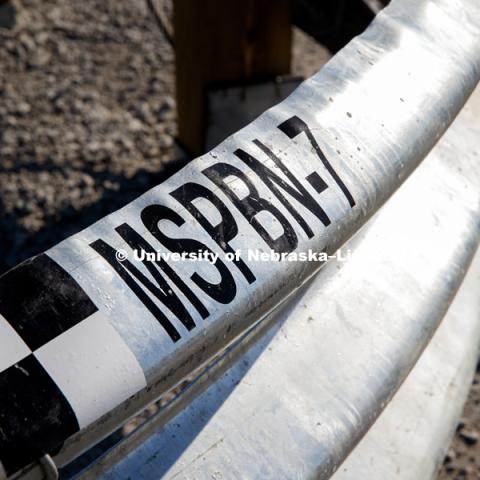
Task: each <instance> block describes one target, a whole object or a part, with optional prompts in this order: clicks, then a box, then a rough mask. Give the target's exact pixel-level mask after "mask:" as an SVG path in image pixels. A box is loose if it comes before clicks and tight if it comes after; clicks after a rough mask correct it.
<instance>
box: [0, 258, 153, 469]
mask: <svg viewBox="0 0 480 480" xmlns="http://www.w3.org/2000/svg"><path fill="white" fill-rule="evenodd" d="M145 385H146V381H145V376H144V373H143V371H142V369H141V367H140V365H139V364H138V362H137V360H136V358H135V356H134V355H133V353H132V352H131V351H130V349H129V348H128V346H127V345H126V344H125V342H124V341H123V340H122V338H121V337H120V335H119V334H118V333H117V332H116V330H115V329H114V328H113V327H112V325H111V324H110V323H109V322H108V320H107V319H106V317H105V316H104V315H103V314H102V313H101V312H100V311H99V310H98V308H97V307H96V305H94V303H93V302H92V301H91V300H90V298H89V297H88V295H87V294H86V293H85V291H84V290H83V289H82V288H81V287H80V285H79V284H78V283H77V281H75V280H74V279H73V278H72V277H71V276H70V275H69V274H68V273H67V272H66V271H65V270H64V269H63V268H62V267H61V266H60V265H58V264H57V263H56V262H54V261H53V260H52V259H51V258H50V257H49V256H48V255H46V254H43V255H40V256H38V257H35V258H33V259H31V260H28V261H26V262H24V263H23V264H21V265H19V266H18V267H17V268H15V269H14V270H11V271H10V272H8V273H7V274H5V275H4V276H2V277H0V461H1V462H2V464H3V466H4V468H5V470H6V471H7V474H11V473H13V472H15V471H16V470H17V469H19V468H20V467H22V466H24V465H27V464H28V463H30V462H32V461H34V460H35V459H37V458H38V457H39V456H41V455H42V454H45V453H49V454H54V453H55V452H56V451H58V450H59V448H60V447H61V445H62V443H63V441H64V440H65V439H67V438H68V437H70V436H71V435H73V434H74V433H76V432H77V431H78V430H80V429H81V428H83V427H85V426H87V425H89V424H90V423H92V422H94V421H95V420H97V419H98V418H99V417H101V416H102V415H103V414H105V413H106V412H108V411H109V410H111V409H112V408H113V407H115V406H116V405H118V404H119V403H121V402H122V401H123V400H125V399H127V398H128V397H130V396H131V395H133V394H135V393H136V392H137V391H139V390H140V389H142V388H143V387H145Z"/></svg>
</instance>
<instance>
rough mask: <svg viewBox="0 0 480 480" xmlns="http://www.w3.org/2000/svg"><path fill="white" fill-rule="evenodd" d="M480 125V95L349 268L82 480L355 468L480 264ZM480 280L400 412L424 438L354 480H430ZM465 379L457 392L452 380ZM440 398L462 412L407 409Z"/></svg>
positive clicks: (341, 268) (473, 339) (473, 348)
mask: <svg viewBox="0 0 480 480" xmlns="http://www.w3.org/2000/svg"><path fill="white" fill-rule="evenodd" d="M479 110H480V89H479V90H477V92H476V93H475V94H474V95H473V97H472V98H471V99H470V102H469V104H467V106H466V107H465V108H464V110H463V111H462V112H461V113H460V115H459V117H458V118H457V120H456V121H455V122H454V124H453V125H452V126H451V127H450V129H449V130H448V131H447V133H446V134H445V136H444V137H443V138H442V139H441V140H440V142H439V143H438V145H437V146H436V147H435V148H434V150H433V151H432V152H431V153H430V155H429V156H428V157H427V159H426V160H425V161H424V162H423V163H422V165H421V166H420V167H419V168H418V169H417V171H416V172H415V173H414V174H413V175H412V176H411V177H410V178H409V179H408V181H407V182H406V183H405V185H403V186H402V188H400V190H399V191H398V192H397V193H396V194H395V195H394V196H393V197H392V198H391V199H390V200H389V202H388V203H387V204H386V206H385V207H384V208H383V209H382V211H381V212H379V213H378V215H377V216H376V217H375V218H374V219H372V221H371V222H370V223H369V224H368V225H367V227H366V228H365V229H363V230H362V231H361V232H360V233H359V234H358V235H357V236H356V237H355V238H354V239H352V240H351V241H350V242H349V243H348V244H347V246H348V247H349V248H351V249H352V251H353V257H352V259H351V260H350V261H349V262H347V263H338V262H329V263H328V264H327V265H326V266H325V267H324V268H323V269H322V270H321V271H320V272H319V274H318V275H317V276H315V278H314V279H313V280H312V281H311V282H310V283H309V284H308V285H307V286H306V287H305V288H304V289H303V290H302V291H300V292H298V293H297V295H296V296H295V298H294V299H292V300H291V301H290V302H289V303H288V304H287V305H286V306H284V307H283V309H282V311H281V312H280V313H277V314H273V315H270V316H269V317H268V318H266V319H265V320H264V321H262V322H261V323H260V324H259V325H257V327H256V328H254V329H253V330H251V331H250V333H249V334H248V335H247V336H246V337H245V338H244V339H243V342H241V343H240V344H239V345H237V346H236V347H235V348H233V349H232V350H231V352H230V353H229V354H227V355H226V356H225V357H224V358H223V360H222V361H219V362H217V363H216V364H215V365H214V366H213V367H212V368H211V369H210V370H209V371H208V372H207V373H206V374H205V375H203V377H201V378H200V379H199V380H197V382H196V383H194V384H193V385H192V387H191V388H190V390H189V391H187V392H186V393H185V394H184V395H180V397H178V398H177V399H176V400H175V401H174V402H173V403H172V404H171V405H170V406H169V408H166V409H165V410H164V411H163V412H160V413H159V414H158V415H157V417H156V419H154V420H152V421H151V422H150V423H149V424H147V425H145V426H144V427H142V428H140V429H139V430H138V431H137V432H135V433H133V434H132V435H131V436H130V438H127V439H126V440H125V441H124V442H123V443H121V444H120V445H119V446H118V447H117V448H114V449H113V450H111V451H110V452H109V453H108V454H106V455H105V457H104V458H103V459H102V460H101V461H100V462H98V463H96V464H95V465H93V466H92V467H91V468H90V469H87V470H86V471H85V472H84V473H83V475H81V476H80V477H79V478H81V479H82V480H86V479H90V478H98V477H101V478H105V479H115V480H120V479H126V478H129V477H131V476H135V478H140V479H149V480H150V479H157V478H184V479H189V478H195V479H202V478H209V479H210V478H248V479H250V478H275V479H279V478H286V479H287V478H288V479H290V478H320V479H326V478H329V477H330V476H331V475H332V473H333V472H334V471H335V470H336V469H337V468H338V467H339V466H340V465H341V464H342V462H343V461H344V459H345V458H346V457H347V456H348V454H349V453H350V452H351V451H352V450H353V454H352V459H355V458H356V457H355V455H356V449H355V450H354V448H355V446H356V445H357V443H358V442H359V441H360V440H361V439H362V437H363V436H364V435H365V433H366V432H367V431H368V429H369V428H370V427H371V425H372V424H374V422H375V420H376V419H377V417H378V416H379V415H380V413H381V412H382V410H383V409H384V408H385V406H386V405H387V404H388V403H389V401H390V399H391V398H392V396H393V395H394V393H395V392H396V390H397V389H398V387H400V385H401V384H402V382H403V380H404V379H405V377H406V376H407V374H408V373H409V372H410V370H411V368H412V367H413V366H414V365H415V363H416V361H417V359H418V358H419V357H420V355H421V354H422V351H423V349H424V347H425V346H426V345H427V344H428V342H429V341H430V339H431V337H432V336H433V335H434V333H435V330H436V329H437V327H438V325H439V324H440V323H441V321H442V319H443V317H444V315H445V312H446V311H447V309H448V308H449V306H450V304H451V303H452V300H453V298H454V296H455V294H456V291H457V288H458V287H459V285H460V283H461V282H462V280H463V277H464V274H465V272H466V270H467V268H468V266H469V264H470V262H471V259H472V257H473V255H474V253H475V251H476V250H477V245H478V241H479V237H480V222H479V218H480V217H479V213H480V164H479V162H478V158H479V153H480V144H479V138H480V135H479V134H480V116H478V111H479ZM477 257H478V256H477ZM478 267H479V259H478V258H477V262H476V264H475V269H474V270H473V271H472V273H471V276H473V277H474V278H473V281H472V279H470V280H469V283H468V285H467V287H466V291H465V292H463V293H462V292H461V293H460V294H459V295H460V296H459V298H458V301H457V302H456V303H455V304H454V305H453V306H452V311H451V312H450V313H449V314H448V315H447V317H446V320H445V325H443V326H442V328H441V330H440V331H439V336H438V337H437V338H436V339H435V340H434V341H433V343H432V345H431V347H429V350H428V351H427V352H426V354H425V356H424V357H422V359H421V363H420V365H419V367H420V373H416V372H414V373H413V375H414V376H415V375H416V377H417V381H416V382H417V383H416V384H415V385H414V386H413V387H411V386H410V387H408V385H409V384H408V383H407V384H405V386H406V387H407V393H406V394H404V393H403V392H402V389H403V387H402V389H400V392H399V397H398V399H396V400H395V402H396V403H397V406H396V407H395V404H393V408H397V410H398V409H399V408H400V412H401V414H402V415H403V417H405V421H409V422H411V423H414V424H415V423H416V424H417V427H418V430H417V433H418V437H416V436H415V432H412V433H411V435H409V436H408V437H405V436H400V437H399V438H397V437H396V436H395V430H394V429H390V425H387V426H386V427H385V426H384V428H381V427H380V432H379V433H377V434H376V435H375V434H374V435H375V437H374V438H375V439H376V442H377V443H378V444H383V447H378V448H379V450H378V451H375V448H376V445H377V443H374V444H373V446H372V443H371V441H370V443H368V442H369V436H370V434H368V435H367V437H366V438H365V441H366V442H367V444H366V446H364V445H360V446H359V448H360V449H363V455H361V456H360V457H357V461H356V462H355V461H354V460H351V462H353V464H352V469H351V470H349V472H350V476H348V475H347V473H346V472H343V470H342V472H343V474H344V475H347V477H346V478H392V477H394V475H395V474H396V471H397V467H398V466H399V465H400V466H401V467H402V468H405V472H406V474H405V476H402V475H400V477H399V478H428V476H425V477H424V476H422V475H419V476H418V475H417V476H415V475H414V474H416V473H419V472H421V473H422V474H423V473H425V474H426V475H427V474H428V475H430V476H431V474H432V472H433V468H434V466H435V464H436V462H437V461H438V459H439V455H440V452H441V451H442V450H443V449H444V448H445V442H446V441H447V440H448V434H449V433H450V432H451V429H452V422H453V421H454V416H455V415H456V414H457V413H458V411H459V408H460V405H461V400H462V397H463V398H464V397H465V393H466V391H467V388H468V379H469V378H471V373H472V365H473V364H474V361H475V353H476V352H477V351H478V345H479V340H480V328H479V322H478V313H479V311H480V305H479V302H480V300H479V296H478V282H477V279H478V275H479V271H478ZM466 310H468V314H467V313H466ZM445 356H448V357H445ZM462 364H463V366H462ZM422 365H423V366H422ZM457 373H459V374H460V375H459V376H458V377H456V380H458V382H459V384H458V387H456V388H455V387H453V386H452V385H449V379H452V377H455V375H456V374H457ZM414 378H415V377H414ZM418 379H420V381H421V383H420V384H419V383H418ZM414 382H415V380H414ZM432 383H433V385H434V387H435V388H434V390H433V392H434V394H436V395H438V396H439V397H440V398H439V401H441V400H442V398H443V399H445V396H447V397H448V401H449V403H450V404H449V406H448V407H445V405H444V404H443V403H440V405H435V408H432V409H431V410H430V412H429V415H426V412H424V411H423V410H424V409H425V408H427V407H426V406H425V405H423V404H422V398H421V397H420V398H418V396H416V397H415V398H414V399H411V398H408V399H407V400H405V395H407V397H409V395H411V394H412V392H413V393H414V394H415V395H418V393H419V392H421V391H425V390H424V389H425V388H427V389H428V388H429V385H432ZM408 390H409V391H410V394H409V393H408ZM455 390H456V392H455ZM457 394H458V399H457V400H455V398H456V397H457ZM442 395H443V396H442ZM402 398H403V400H402ZM398 402H401V403H400V407H399V406H398ZM412 404H413V405H412ZM409 407H411V409H409ZM445 408H446V409H445ZM422 412H423V413H424V414H425V417H424V419H425V420H432V421H435V424H434V425H433V424H432V425H428V426H429V427H431V428H433V429H434V432H433V433H434V435H436V439H435V441H432V442H431V443H430V442H428V440H429V439H431V435H432V432H431V431H425V430H428V429H426V426H425V423H423V427H422V418H421V417H417V415H418V416H420V415H421V414H422ZM385 413H387V412H385ZM387 415H388V413H387ZM403 417H402V419H401V422H403V420H404V418H403ZM387 418H388V417H387ZM395 419H396V421H397V425H398V421H399V420H398V417H396V418H395ZM380 422H383V423H385V420H382V419H380ZM379 425H381V424H380V423H379ZM375 428H376V425H375V426H374V427H373V430H372V432H374V431H375ZM422 428H423V431H422ZM429 435H430V437H429ZM406 438H408V440H409V441H410V445H407V446H405V450H404V452H406V453H404V454H403V456H402V452H401V451H400V447H402V445H401V441H402V440H403V439H406ZM396 439H397V442H398V443H395V441H396ZM390 442H392V443H390ZM392 444H394V445H397V446H398V448H399V453H398V456H397V457H396V456H395V454H396V453H395V452H393V453H392V451H390V450H389V448H388V447H389V446H390V445H392ZM419 445H421V446H423V450H422V454H423V455H422V456H419V461H418V462H416V463H415V462H413V461H412V459H411V457H409V456H408V452H412V451H413V452H414V451H415V448H416V447H418V446H419ZM366 449H367V451H368V455H370V456H372V455H373V456H374V457H375V458H377V459H379V463H378V465H377V466H378V468H377V469H376V470H374V473H375V472H376V473H375V475H373V473H372V476H370V470H369V467H370V463H369V462H364V461H363V460H364V459H365V456H366V455H367V453H366V452H365V450H366ZM382 454H385V458H383V456H382ZM387 454H391V457H388V455H387ZM348 462H349V461H348V460H347V464H346V465H347V467H346V468H348V465H349V463H348ZM374 467H375V464H374ZM357 468H358V470H357ZM402 471H403V470H402ZM340 478H342V477H341V476H340Z"/></svg>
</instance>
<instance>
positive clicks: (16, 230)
mask: <svg viewBox="0 0 480 480" xmlns="http://www.w3.org/2000/svg"><path fill="white" fill-rule="evenodd" d="M187 163H188V159H187V158H185V157H183V158H182V157H180V158H176V159H174V160H170V161H169V162H166V163H165V165H164V167H163V168H162V170H161V171H160V172H158V173H152V172H151V171H146V170H139V171H138V172H137V173H136V174H135V175H134V176H133V177H131V178H127V177H125V176H123V175H117V174H114V173H112V172H108V171H102V172H96V171H94V170H93V169H91V170H89V169H82V170H81V171H82V173H85V174H88V175H90V176H91V177H92V179H93V180H94V182H95V184H96V185H99V184H102V183H104V182H105V181H110V182H112V183H114V184H115V185H116V189H115V190H104V192H103V194H102V196H101V197H100V199H99V200H98V201H97V202H95V203H93V204H91V205H89V206H88V207H85V208H83V209H78V210H77V209H75V208H74V207H73V206H71V205H70V206H67V207H65V208H63V209H62V210H60V212H57V213H56V214H55V216H50V217H46V218H45V225H44V226H43V227H42V228H41V229H40V230H38V231H37V232H34V233H31V232H28V231H27V230H26V229H25V228H24V227H23V226H22V225H21V224H20V223H19V222H18V216H17V215H11V214H10V215H6V214H5V211H6V208H5V205H4V203H3V201H2V198H1V197H0V254H1V256H0V275H1V274H3V273H4V272H6V271H7V270H9V269H10V268H12V267H14V266H15V265H17V264H19V263H20V262H22V261H24V260H26V259H27V258H30V257H32V256H33V255H37V254H39V253H41V252H44V251H45V250H47V249H49V248H51V247H53V246H54V245H56V244H57V243H59V242H61V241H62V240H64V239H65V238H67V237H69V236H71V235H74V234H75V233H78V232H79V231H81V230H83V229H85V228H87V227H88V226H90V225H92V224H93V223H95V222H96V221H97V220H100V219H101V218H103V217H104V216H106V215H108V214H110V213H112V212H114V211H116V210H118V209H120V208H122V207H123V206H125V205H126V204H127V203H130V202H131V201H132V200H134V199H135V198H137V197H139V196H140V195H142V194H143V193H145V192H146V191H148V190H150V189H151V188H153V187H155V186H156V185H158V184H159V183H162V182H163V181H165V180H166V179H167V178H169V177H170V176H172V175H173V174H174V173H176V172H177V171H178V170H180V169H181V168H182V167H183V166H185V165H186V164H187ZM20 169H21V170H22V171H31V172H45V171H48V172H52V171H56V170H58V171H60V172H62V171H63V169H62V168H61V167H58V166H55V165H38V164H36V163H34V162H32V163H31V164H26V165H25V164H23V165H21V167H19V170H20ZM15 170H16V169H15V168H14V169H10V168H9V169H8V172H13V171H15ZM5 171H7V170H5V169H3V168H2V167H1V166H0V173H2V172H5Z"/></svg>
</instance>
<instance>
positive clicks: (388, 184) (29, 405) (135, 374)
mask: <svg viewBox="0 0 480 480" xmlns="http://www.w3.org/2000/svg"><path fill="white" fill-rule="evenodd" d="M479 10H480V6H478V5H477V4H476V2H474V1H473V0H470V1H464V2H458V1H455V2H452V1H448V2H447V1H446V0H438V1H435V2H433V1H428V0H424V1H413V0H396V1H394V2H393V3H392V5H391V6H390V7H388V8H387V9H385V10H384V11H383V12H382V13H381V14H379V16H378V17H377V19H376V20H375V21H374V22H373V23H372V25H371V26H370V27H369V28H368V29H367V30H366V32H365V33H364V34H363V35H361V36H359V37H357V38H355V39H354V40H352V41H351V42H350V43H349V44H348V45H347V46H346V47H345V48H344V49H343V50H342V51H341V52H340V53H339V54H337V55H336V56H335V57H334V58H333V59H332V60H331V61H330V62H329V63H328V64H327V65H326V66H325V67H324V68H323V69H322V70H321V71H320V72H319V73H318V74H317V75H315V76H313V77H312V78H310V79H308V80H307V81H306V82H304V83H303V84H302V85H301V86H300V87H299V88H298V89H297V90H296V91H295V92H294V93H293V94H292V95H291V96H290V97H289V98H288V99H287V100H285V101H284V102H282V103H281V104H279V105H277V106H276V107H274V108H272V109H270V110H268V111H267V112H266V113H265V114H263V115H262V116H260V117H259V118H258V119H257V120H255V121H254V122H252V123H251V124H250V125H248V126H247V127H245V128H244V129H242V130H241V131H240V132H238V133H237V134H235V135H233V136H232V137H230V138H229V139H227V140H226V141H225V142H223V143H222V144H220V145H219V146H218V147H217V148H215V149H213V150H212V151H211V152H209V153H208V154H206V155H204V156H202V157H200V158H198V159H196V160H194V161H193V162H191V163H190V164H189V165H188V166H186V167H185V168H184V169H182V170H181V171H180V172H179V173H177V174H176V175H174V176H173V177H171V178H170V179H169V180H168V181H166V182H164V183H163V184H161V185H159V186H158V187H156V188H154V189H152V190H151V191H149V192H147V193H146V194H144V195H142V196H141V197H140V198H138V199H137V200H135V201H134V202H132V203H131V204H129V205H127V206H126V207H124V208H123V209H121V210H119V211H118V212H116V213H113V214H111V215H109V216H108V217H106V218H105V219H103V220H101V221H99V222H97V223H96V224H94V225H93V226H91V227H89V228H87V229H86V230H84V231H83V232H81V233H79V234H77V235H74V236H73V237H71V238H69V239H67V240H65V241H64V242H62V243H60V244H59V245H57V246H56V247H54V248H52V249H50V250H49V251H47V252H46V253H45V254H42V255H39V256H37V257H34V258H32V259H30V260H28V261H26V262H24V263H23V264H21V265H19V266H18V267H16V268H15V269H13V270H11V271H10V272H8V273H7V274H5V275H3V276H2V277H0V292H1V293H0V297H1V298H0V329H1V331H2V337H1V338H2V348H3V352H4V353H3V356H2V358H1V360H2V363H1V365H0V371H1V374H0V384H1V388H2V392H5V394H4V395H3V396H2V398H1V404H0V414H1V419H2V425H1V427H2V431H3V434H2V436H1V437H0V460H1V461H2V464H3V467H4V468H5V470H6V472H7V474H8V475H11V474H13V473H14V472H16V471H18V470H19V469H22V468H23V467H25V466H26V465H27V464H29V463H30V462H33V463H32V466H29V467H27V471H26V472H24V473H28V471H29V470H30V469H31V468H34V469H35V468H36V470H38V467H34V465H35V461H36V460H38V458H39V457H41V456H42V455H43V454H51V455H52V456H53V457H54V461H55V463H56V465H58V466H59V467H61V466H63V465H65V464H66V463H68V462H70V461H71V460H72V459H73V458H75V457H76V456H78V455H79V454H80V453H81V452H82V451H84V450H85V449H87V448H88V447H89V446H91V445H93V444H95V443H96V442H97V441H99V440H100V439H101V438H103V437H104V436H106V435H107V434H108V433H109V432H111V431H112V430H114V429H115V428H116V427H118V426H119V425H120V424H121V423H122V422H124V421H125V420H126V419H127V418H129V417H130V416H131V415H133V414H135V413H136V412H137V411H138V410H139V409H141V408H142V407H143V406H145V405H146V404H147V403H149V402H150V401H152V400H154V399H155V398H157V397H158V396H159V395H160V394H161V393H162V392H164V391H165V390H168V389H170V388H171V387H173V386H174V385H175V384H177V383H178V382H179V381H180V380H182V379H183V378H184V377H185V375H187V374H188V373H189V372H191V371H192V370H193V369H195V368H196V367H198V366H199V365H201V364H202V363H204V362H205V361H207V360H208V359H209V358H211V357H212V355H214V354H215V353H217V352H218V351H219V350H221V349H222V348H224V347H225V346H227V345H228V344H229V342H231V341H232V340H233V339H235V338H236V337H237V336H238V335H240V334H241V333H242V332H244V331H245V330H246V329H247V328H248V327H250V326H251V325H253V324H254V323H255V322H257V321H258V320H260V319H261V318H263V317H265V316H266V315H267V314H268V313H269V312H270V311H271V310H272V309H274V308H275V307H276V306H277V305H278V304H279V303H280V302H282V301H283V300H285V299H286V298H288V297H289V296H291V295H292V294H293V293H294V292H295V290H296V289H298V288H299V287H300V286H301V285H302V284H303V283H304V282H305V281H306V280H307V279H308V278H310V277H311V276H312V275H313V274H314V273H315V272H316V271H317V270H318V269H319V267H320V266H321V265H322V262H302V261H299V262H263V261H261V260H259V259H258V257H257V259H252V258H250V257H248V258H247V254H248V251H264V252H265V251H267V252H268V251H270V250H273V251H275V252H277V253H284V254H287V253H294V254H295V253H296V254H298V253H302V252H303V253H306V252H309V251H312V252H326V253H333V252H334V251H336V250H337V248H338V247H340V246H341V245H342V244H343V243H344V242H345V241H346V240H347V239H348V238H350V237H351V236H352V235H353V234H354V233H355V232H356V231H357V230H358V229H359V228H360V227H361V226H362V225H363V224H364V223H365V222H366V221H367V219H368V218H370V217H371V216H372V215H373V214H374V213H375V211H376V210H378V209H379V208H380V207H381V206H382V205H383V204H384V203H385V201H386V200H387V199H388V198H389V196H390V195H391V194H392V193H393V192H394V191H395V190H396V189H397V188H398V186H399V185H400V184H401V183H402V182H403V181H404V180H405V179H406V178H407V177H408V175H409V174H410V173H411V172H412V171H413V170H414V169H415V168H416V166H417V165H418V164H419V163H420V162H421V160H422V159H423V158H424V157H425V155H426V154H427V153H428V151H429V150H430V149H431V148H432V147H433V145H434V144H435V142H436V141H437V140H438V138H439V137H440V136H441V135H442V133H443V132H444V131H445V129H446V128H447V127H448V125H449V124H450V123H451V122H452V120H453V119H454V117H455V115H456V114H457V113H458V111H459V110H460V109H461V107H462V106H463V104H464V102H465V101H466V99H467V98H468V96H469V95H470V93H471V92H472V90H473V88H474V87H475V85H476V83H477V82H478V79H479V76H480V45H479V43H478V41H477V38H478V34H479V31H480V28H479V24H478V23H477V22H478V18H480V16H479V15H478V13H480V12H479ZM135 249H137V250H138V251H143V252H148V253H149V254H155V252H156V251H158V250H161V251H163V252H164V253H168V252H176V253H177V254H179V253H180V252H188V253H195V252H197V251H198V250H202V251H207V252H209V253H210V254H211V255H214V254H215V255H218V257H217V256H215V257H212V258H211V259H212V263H210V262H208V261H205V260H204V261H200V262H192V261H164V260H162V259H159V260H158V261H157V262H156V263H153V262H149V261H144V262H143V263H141V262H139V261H134V260H133V259H132V257H133V256H134V250H135ZM237 251H238V252H240V253H241V256H240V257H238V256H236V255H234V254H235V253H236V252H237ZM126 257H129V258H126ZM227 257H229V258H227ZM213 260H214V262H213ZM62 443H64V445H63V447H62V448H60V447H61V445H62ZM59 449H60V450H59Z"/></svg>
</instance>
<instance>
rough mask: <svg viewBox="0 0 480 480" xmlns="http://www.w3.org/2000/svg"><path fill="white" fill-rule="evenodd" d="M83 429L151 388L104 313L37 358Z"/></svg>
mask: <svg viewBox="0 0 480 480" xmlns="http://www.w3.org/2000/svg"><path fill="white" fill-rule="evenodd" d="M34 355H35V357H36V358H37V359H38V360H39V362H40V363H41V364H42V365H43V367H44V368H45V370H46V371H47V372H48V373H49V374H50V376H51V377H52V378H53V380H54V381H55V382H56V384H57V385H58V387H59V388H60V389H61V390H62V392H63V394H64V395H65V397H66V398H67V400H68V401H69V403H70V405H71V406H72V408H73V410H74V412H75V414H76V416H77V419H78V423H79V425H80V428H84V427H86V426H87V425H89V424H91V423H92V422H94V421H95V420H97V419H99V418H100V417H101V416H102V415H104V414H105V413H107V412H109V411H110V410H112V409H113V408H114V407H116V406H117V405H119V404H120V403H122V402H123V401H125V400H126V399H128V398H129V397H131V396H132V395H134V394H135V393H137V392H138V391H140V390H141V389H142V388H144V387H145V386H146V380H145V375H144V373H143V370H142V368H141V367H140V365H139V363H138V361H137V359H136V358H135V356H134V355H133V353H132V352H131V350H130V349H129V348H128V346H127V345H126V344H125V342H124V341H123V340H122V338H121V337H120V335H119V334H118V333H117V332H116V330H115V329H114V328H113V327H112V326H111V324H110V323H109V321H108V320H107V318H106V317H105V316H104V315H103V314H102V313H100V312H96V313H95V314H93V315H91V316H90V317H88V318H87V319H86V320H84V321H83V322H81V323H79V324H78V325H76V326H74V327H73V328H71V329H69V330H68V331H66V332H65V333H63V334H62V335H60V336H58V337H56V338H55V339H53V340H52V341H51V342H49V343H47V344H45V345H44V346H42V347H41V348H40V349H38V350H36V351H35V352H34Z"/></svg>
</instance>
